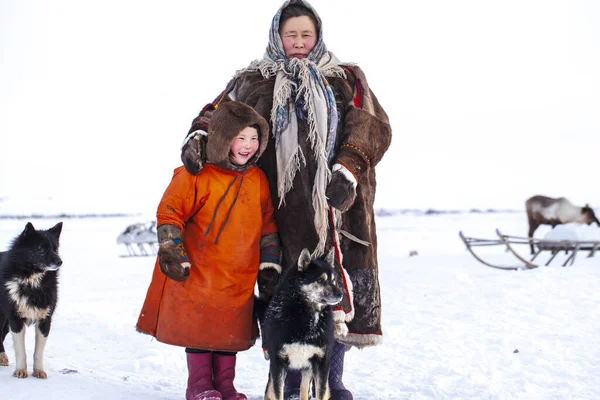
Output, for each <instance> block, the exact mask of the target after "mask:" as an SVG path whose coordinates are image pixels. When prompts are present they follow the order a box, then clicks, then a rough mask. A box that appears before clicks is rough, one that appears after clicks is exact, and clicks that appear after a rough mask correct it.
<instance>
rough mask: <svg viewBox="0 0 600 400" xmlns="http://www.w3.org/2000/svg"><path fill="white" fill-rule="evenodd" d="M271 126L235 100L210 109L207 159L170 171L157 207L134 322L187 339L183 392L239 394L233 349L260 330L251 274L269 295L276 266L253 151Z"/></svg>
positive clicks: (264, 188)
mask: <svg viewBox="0 0 600 400" xmlns="http://www.w3.org/2000/svg"><path fill="white" fill-rule="evenodd" d="M268 134H269V127H268V124H267V122H266V121H265V119H264V118H263V117H261V116H260V115H258V114H257V113H256V112H255V111H254V110H253V109H252V108H251V107H249V106H247V105H245V104H244V103H240V102H235V101H233V102H228V103H226V104H222V105H221V106H219V108H218V109H217V110H216V111H215V112H214V114H213V119H212V121H211V125H210V128H209V132H208V140H207V142H206V154H207V162H206V163H205V165H204V168H203V169H202V171H201V172H200V173H199V174H198V175H192V174H190V173H188V172H187V171H186V170H185V168H184V167H183V166H181V167H179V168H177V169H176V170H175V173H174V176H173V179H172V180H171V183H170V184H169V186H168V187H167V189H166V191H165V193H164V195H163V197H162V200H161V202H160V204H159V206H158V211H157V214H156V215H157V225H158V228H157V231H158V240H159V251H158V257H157V261H156V265H155V268H154V274H153V276H152V282H151V284H150V287H149V289H148V293H147V295H146V300H145V302H144V305H143V307H142V310H141V312H140V316H139V319H138V322H137V329H138V330H139V331H140V332H143V333H147V334H150V335H152V336H154V337H155V338H156V339H157V340H159V341H161V342H163V343H169V344H173V345H177V346H183V347H186V356H187V362H188V370H189V377H188V386H187V390H186V400H202V399H204V400H206V399H225V400H243V399H246V396H245V395H243V394H242V393H239V392H237V390H236V389H235V387H234V386H233V380H234V377H235V360H236V353H237V352H238V351H243V350H247V349H249V348H250V347H251V346H252V345H253V344H254V342H255V340H256V337H257V335H258V330H257V325H256V321H255V320H254V318H253V314H252V310H253V305H254V287H255V284H256V282H257V279H258V286H259V293H260V296H262V297H265V298H267V299H268V298H269V297H270V296H271V295H272V293H273V290H274V286H275V283H276V281H277V280H278V278H279V274H280V273H281V267H280V265H279V262H280V261H279V258H280V249H279V238H278V234H277V227H276V225H275V220H274V218H273V205H272V203H271V195H270V192H269V185H268V182H267V179H266V177H265V175H264V173H263V172H262V171H261V170H260V169H259V168H258V167H257V166H256V160H257V159H258V157H259V156H260V154H261V153H262V152H263V151H264V149H265V147H266V144H267V138H268Z"/></svg>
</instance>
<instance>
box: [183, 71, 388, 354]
mask: <svg viewBox="0 0 600 400" xmlns="http://www.w3.org/2000/svg"><path fill="white" fill-rule="evenodd" d="M328 82H329V85H330V86H331V88H332V89H333V92H334V95H335V99H336V104H337V108H338V113H339V118H340V121H339V124H338V131H337V143H336V145H335V148H336V150H337V151H336V155H335V157H334V159H333V163H340V164H343V165H344V166H345V167H346V168H348V169H349V170H350V171H351V172H352V173H353V174H354V176H355V177H356V179H357V181H358V186H357V188H356V192H357V195H356V199H355V201H354V203H353V205H352V206H351V208H350V209H348V211H346V212H344V213H342V214H341V219H340V220H341V224H340V226H337V227H336V228H337V234H336V235H335V239H336V240H339V241H340V244H341V250H342V253H343V268H344V270H345V271H346V272H347V275H345V274H342V273H340V276H339V279H338V281H340V282H342V283H343V284H342V286H343V289H344V292H345V296H344V299H343V300H342V302H341V303H340V305H339V306H338V308H337V309H336V310H335V318H336V321H338V322H343V321H345V322H347V327H348V331H349V332H348V334H347V335H339V334H338V335H337V337H336V338H337V340H339V341H340V342H342V343H346V344H349V345H354V346H357V347H364V346H372V345H376V344H378V343H379V342H380V341H381V335H382V331H381V299H380V290H379V281H378V264H377V235H376V227H375V216H374V209H373V203H374V200H375V189H376V179H375V166H376V165H377V164H378V163H379V161H380V160H381V159H382V157H383V155H384V153H385V152H386V150H387V149H388V147H389V145H390V143H391V137H392V131H391V127H390V124H389V119H388V116H387V114H386V112H385V111H384V110H383V108H382V107H381V106H380V104H379V102H378V100H377V98H376V97H375V95H374V94H373V93H372V92H371V90H370V89H369V85H368V83H367V80H366V78H365V75H364V74H363V72H362V70H361V69H360V68H359V67H357V66H355V65H352V66H350V67H348V69H346V77H345V78H344V77H329V78H328ZM274 83H275V78H274V77H272V78H269V79H265V78H264V77H263V76H262V75H261V74H260V72H253V71H249V72H245V73H242V74H241V75H239V76H238V77H237V78H236V79H235V81H232V82H231V83H230V85H228V89H227V91H226V92H225V94H224V95H223V96H219V98H218V100H216V101H215V103H221V104H222V103H223V102H227V101H231V100H238V101H241V102H243V103H246V104H248V105H250V106H251V107H252V108H254V110H256V111H257V112H258V113H259V114H260V115H262V116H263V117H264V118H265V119H266V120H267V121H270V120H271V117H270V116H271V108H272V105H273V89H274ZM355 93H356V95H355ZM215 103H213V105H212V106H208V107H205V108H204V109H203V110H202V112H201V113H200V115H199V116H198V117H196V118H195V119H194V121H193V123H192V126H191V129H190V131H189V132H190V133H192V132H194V131H197V130H205V131H207V129H208V126H209V125H210V120H211V115H212V112H213V110H214V108H213V106H214V105H216V104H215ZM307 132H308V126H307V123H306V121H304V120H302V119H298V137H299V144H300V148H301V150H302V153H303V154H304V155H305V156H306V166H303V167H302V168H300V170H299V171H298V172H297V173H296V175H295V177H294V181H293V187H292V188H291V189H290V191H289V192H288V193H287V194H286V196H285V201H284V202H283V203H282V204H281V205H280V206H279V207H278V205H279V204H280V199H279V197H278V190H277V161H276V151H275V139H274V138H273V137H272V136H270V137H269V142H268V143H267V147H266V149H265V152H264V153H263V155H262V156H261V158H260V160H259V162H258V165H259V167H260V168H261V169H262V170H263V171H264V172H265V174H266V176H267V178H268V180H269V185H270V190H271V195H272V197H273V205H274V206H275V219H276V222H277V226H278V230H279V235H280V238H281V242H282V249H283V262H282V265H283V266H284V268H285V266H289V265H294V262H295V260H297V259H298V257H299V255H300V252H301V251H302V249H303V248H309V249H314V248H315V247H316V245H317V243H318V235H317V232H316V230H315V228H314V223H313V220H314V210H313V206H312V184H313V182H314V180H315V173H316V170H317V163H316V161H315V159H314V156H313V152H312V149H311V145H310V143H309V140H308V138H307V137H308V134H307ZM185 151H186V149H185V148H184V150H183V152H182V160H183V161H184V164H185V165H186V168H188V171H190V172H191V171H192V170H193V169H194V166H193V165H191V163H190V162H187V161H189V160H187V158H188V157H187V155H186V153H185ZM345 232H347V233H350V234H351V235H353V236H354V237H356V238H358V239H360V240H361V241H363V242H368V244H367V245H365V243H362V244H361V243H360V242H358V241H355V240H353V239H349V237H351V236H349V235H345V234H344V233H345ZM332 240H333V237H332V238H330V239H329V243H328V246H327V248H326V249H325V251H328V250H329V248H330V247H331V245H332ZM338 333H339V332H338Z"/></svg>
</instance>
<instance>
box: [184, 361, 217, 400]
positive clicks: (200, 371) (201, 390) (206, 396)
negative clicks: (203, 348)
mask: <svg viewBox="0 0 600 400" xmlns="http://www.w3.org/2000/svg"><path fill="white" fill-rule="evenodd" d="M185 355H186V356H187V365H188V374H189V376H188V384H187V389H186V391H185V400H223V396H221V393H219V392H218V391H216V390H215V387H214V386H213V383H212V373H213V364H212V362H213V354H212V353H186V354H185Z"/></svg>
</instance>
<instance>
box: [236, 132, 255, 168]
mask: <svg viewBox="0 0 600 400" xmlns="http://www.w3.org/2000/svg"><path fill="white" fill-rule="evenodd" d="M257 151H258V132H257V130H256V129H255V128H253V127H251V126H247V127H246V128H244V129H242V130H241V131H240V133H238V135H237V136H236V137H235V138H234V139H233V142H232V143H231V149H230V152H229V159H230V160H231V162H232V163H233V164H236V165H246V163H247V162H248V160H250V159H251V158H252V156H254V154H256V152H257Z"/></svg>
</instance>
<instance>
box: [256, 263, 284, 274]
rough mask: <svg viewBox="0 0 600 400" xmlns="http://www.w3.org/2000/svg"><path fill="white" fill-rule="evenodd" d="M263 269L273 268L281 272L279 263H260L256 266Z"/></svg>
mask: <svg viewBox="0 0 600 400" xmlns="http://www.w3.org/2000/svg"><path fill="white" fill-rule="evenodd" d="M265 269H274V270H275V271H277V272H279V273H280V274H281V265H279V264H275V263H270V262H262V263H260V265H259V266H258V270H259V271H262V270H265Z"/></svg>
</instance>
